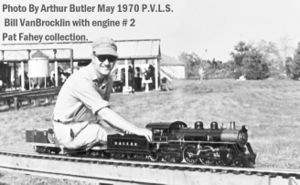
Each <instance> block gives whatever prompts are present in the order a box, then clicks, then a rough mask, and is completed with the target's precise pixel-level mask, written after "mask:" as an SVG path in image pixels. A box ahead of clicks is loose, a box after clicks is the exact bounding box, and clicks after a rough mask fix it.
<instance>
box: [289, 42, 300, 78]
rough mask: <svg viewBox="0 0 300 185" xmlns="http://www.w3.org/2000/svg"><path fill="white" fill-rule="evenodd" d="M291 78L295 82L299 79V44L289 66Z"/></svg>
mask: <svg viewBox="0 0 300 185" xmlns="http://www.w3.org/2000/svg"><path fill="white" fill-rule="evenodd" d="M290 71H291V73H292V74H291V75H290V76H291V78H292V79H294V80H296V79H298V78H299V77H300V43H299V44H298V48H297V49H296V51H295V54H294V60H293V61H292V64H291V70H290Z"/></svg>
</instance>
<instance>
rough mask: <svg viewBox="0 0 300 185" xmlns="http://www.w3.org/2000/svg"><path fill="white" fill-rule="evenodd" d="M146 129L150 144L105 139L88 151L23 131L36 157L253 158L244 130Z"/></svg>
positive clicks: (247, 162) (217, 161)
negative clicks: (148, 133)
mask: <svg viewBox="0 0 300 185" xmlns="http://www.w3.org/2000/svg"><path fill="white" fill-rule="evenodd" d="M146 128H148V129H150V130H151V131H152V133H153V136H152V141H151V142H148V141H147V139H146V138H145V137H143V136H137V135H132V134H125V135H120V134H114V135H108V137H107V147H106V148H105V149H101V147H100V148H99V147H98V146H95V147H93V148H91V149H89V150H84V152H82V150H81V151H80V152H79V151H73V150H68V149H66V148H63V147H61V146H59V145H58V144H55V143H56V142H55V137H54V133H53V130H52V129H49V130H45V131H38V130H27V131H26V141H27V142H31V143H33V145H34V148H35V151H36V152H38V153H48V154H54V153H55V154H59V153H64V154H65V153H67V154H78V153H81V154H82V153H84V155H88V156H93V157H105V158H117V159H131V160H150V161H153V162H154V161H166V162H172V163H180V162H182V161H183V160H184V161H185V162H186V163H189V164H203V165H220V166H239V167H253V166H254V164H255V158H256V154H255V153H254V152H253V150H252V147H251V145H250V143H249V142H248V133H247V129H246V127H245V126H242V127H241V128H240V129H237V128H235V123H234V122H231V123H230V127H229V128H223V126H222V127H221V128H219V126H218V123H217V122H212V123H211V124H210V128H204V126H203V122H201V121H197V122H195V125H194V128H189V127H187V125H186V123H184V122H182V121H175V122H158V123H149V124H148V125H146Z"/></svg>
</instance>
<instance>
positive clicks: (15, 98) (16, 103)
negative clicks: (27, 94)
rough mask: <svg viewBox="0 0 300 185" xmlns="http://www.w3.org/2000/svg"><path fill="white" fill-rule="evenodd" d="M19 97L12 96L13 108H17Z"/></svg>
mask: <svg viewBox="0 0 300 185" xmlns="http://www.w3.org/2000/svg"><path fill="white" fill-rule="evenodd" d="M18 101H19V99H18V97H14V108H15V110H18V109H19V102H18Z"/></svg>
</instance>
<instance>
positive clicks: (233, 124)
mask: <svg viewBox="0 0 300 185" xmlns="http://www.w3.org/2000/svg"><path fill="white" fill-rule="evenodd" d="M232 128H233V130H235V121H233V122H232Z"/></svg>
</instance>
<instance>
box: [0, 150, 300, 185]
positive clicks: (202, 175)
mask: <svg viewBox="0 0 300 185" xmlns="http://www.w3.org/2000/svg"><path fill="white" fill-rule="evenodd" d="M0 170H8V171H14V172H22V173H26V174H33V175H41V176H50V177H54V178H70V179H75V180H84V181H89V182H98V183H106V184H107V183H108V184H204V185H205V184H207V185H210V184H223V185H224V184H225V185H226V184H230V185H234V184H239V185H243V184H247V185H251V184H261V185H264V184H265V185H273V184H274V185H275V184H276V185H277V184H280V185H297V184H299V185H300V170H279V169H276V170H270V169H253V168H250V169H249V168H232V167H212V166H201V165H187V164H169V163H152V162H136V161H123V160H112V159H96V158H81V157H68V156H57V155H40V154H30V153H19V152H18V153H17V152H10V151H0Z"/></svg>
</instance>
